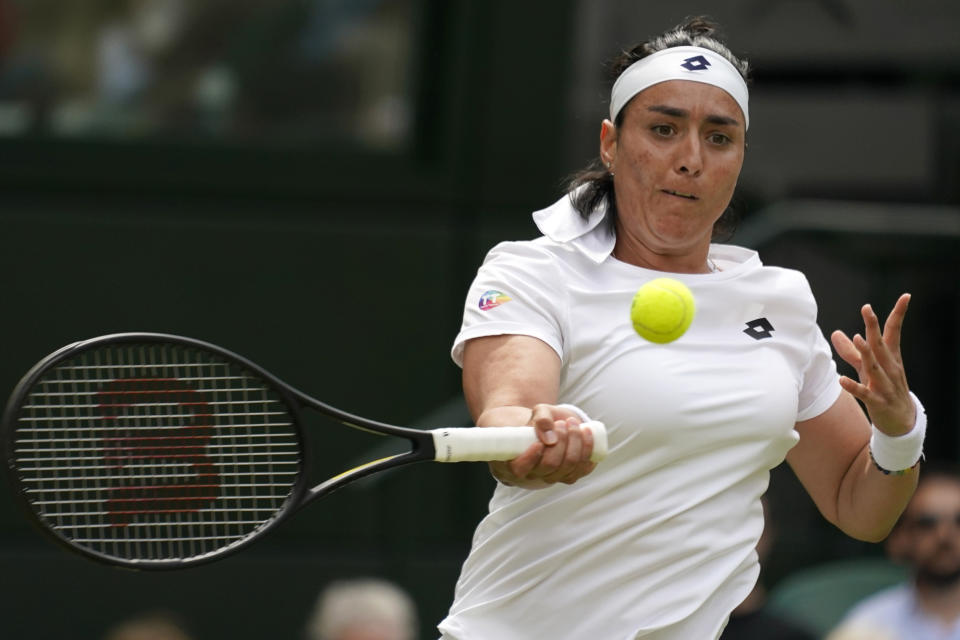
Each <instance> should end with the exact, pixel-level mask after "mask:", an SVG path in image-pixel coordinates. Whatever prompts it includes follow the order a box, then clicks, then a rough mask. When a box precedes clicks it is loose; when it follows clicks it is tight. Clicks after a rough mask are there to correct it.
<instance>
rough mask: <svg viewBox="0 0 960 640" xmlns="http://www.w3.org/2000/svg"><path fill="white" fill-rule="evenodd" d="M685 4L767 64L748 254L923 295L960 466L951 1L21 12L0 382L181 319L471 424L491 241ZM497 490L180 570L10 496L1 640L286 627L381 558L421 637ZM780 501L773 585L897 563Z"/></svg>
mask: <svg viewBox="0 0 960 640" xmlns="http://www.w3.org/2000/svg"><path fill="white" fill-rule="evenodd" d="M698 13H708V14H710V15H711V16H712V17H713V18H715V19H716V20H718V21H719V22H720V23H721V24H722V25H724V27H725V32H726V35H727V36H728V38H729V41H730V44H731V45H732V48H733V49H734V50H735V51H736V52H739V53H743V54H745V55H746V56H747V57H749V58H750V60H751V62H752V63H753V66H754V86H753V92H752V94H751V123H752V127H751V131H750V134H749V139H748V142H749V148H748V153H747V162H746V166H745V168H744V173H743V176H742V179H741V184H740V189H739V193H738V196H737V198H736V200H735V204H736V206H737V208H738V210H739V211H740V213H741V215H742V218H743V220H742V223H741V228H740V231H739V232H738V235H737V236H735V237H734V240H733V241H734V242H735V243H738V244H742V245H745V246H749V247H752V248H756V249H758V250H760V252H761V257H762V258H763V259H764V261H765V262H767V263H769V264H779V265H782V266H788V267H794V268H799V269H802V270H804V271H805V272H806V273H807V275H808V277H809V279H810V281H811V284H812V286H813V289H814V292H815V294H816V295H817V297H818V300H819V302H820V313H821V325H822V327H823V329H824V331H825V332H827V333H829V332H830V331H832V330H833V329H835V328H840V329H844V330H845V331H848V332H855V331H857V330H858V326H859V307H860V305H861V304H862V303H864V302H867V301H869V302H872V303H873V304H874V306H875V307H876V308H877V309H878V311H880V312H881V314H883V315H885V314H886V312H887V311H889V309H890V307H891V306H892V304H893V301H894V300H895V299H896V297H897V295H898V294H899V293H900V292H902V291H911V292H912V293H913V294H914V300H913V302H912V304H911V309H910V313H909V315H908V319H907V326H906V328H905V336H904V351H905V357H906V364H907V369H908V376H909V378H910V381H911V385H912V387H913V388H914V389H915V390H916V392H917V394H918V395H919V396H920V397H922V398H923V400H924V403H925V404H926V406H927V410H928V414H929V416H930V420H931V428H930V434H929V436H928V442H929V444H928V446H927V451H928V454H927V455H928V457H929V458H935V459H936V458H939V459H948V460H955V459H957V457H958V454H960V440H958V436H957V425H958V424H960V406H958V402H957V396H958V393H957V392H958V390H960V379H958V376H957V373H956V372H957V368H958V367H957V365H958V364H960V345H958V338H957V331H956V328H957V326H958V320H960V287H958V284H957V283H958V278H957V276H958V273H960V41H958V40H957V38H956V35H955V34H956V29H957V27H958V26H960V8H958V7H957V6H956V5H954V4H952V3H945V2H933V1H931V0H927V1H919V2H914V3H911V4H910V6H909V8H907V6H906V5H905V4H903V3H895V2H880V3H875V2H869V1H867V0H832V1H828V2H776V1H774V2H760V1H750V0H742V1H740V0H725V1H722V2H710V3H702V2H701V3H698V2H685V1H680V2H672V3H646V2H632V1H628V0H599V1H590V0H554V1H551V2H545V1H511V2H508V1H506V0H484V1H481V0H353V1H350V0H232V1H230V2H228V1H226V0H189V1H188V0H0V225H2V227H0V229H2V233H3V238H4V240H5V242H4V246H3V250H2V252H0V268H2V270H0V273H3V274H4V276H3V277H0V287H2V289H0V299H2V301H3V311H4V313H3V315H2V320H0V322H2V326H3V329H4V331H5V334H6V339H5V340H3V342H2V346H0V390H2V389H7V390H9V389H12V388H13V386H14V385H15V384H16V382H17V380H18V379H19V377H20V376H21V375H22V374H23V373H24V372H25V371H26V370H27V369H28V368H29V367H30V366H31V365H32V364H33V363H34V362H35V361H37V360H38V359H39V358H40V357H42V356H43V355H45V354H47V353H48V352H50V351H53V350H54V349H56V348H58V347H60V346H62V345H64V344H66V343H68V342H72V341H74V340H78V339H83V338H87V337H92V336H95V335H99V334H103V333H110V332H116V331H161V332H167V333H179V334H184V335H188V336H192V337H196V338H200V339H204V340H208V341H211V342H214V343H216V344H220V345H222V346H224V347H226V348H228V349H231V350H234V351H236V352H238V353H240V354H243V355H244V356H246V357H248V358H250V359H251V360H253V361H254V362H256V363H258V364H260V365H261V366H263V367H264V368H266V369H267V370H268V371H271V372H272V373H274V374H276V375H277V376H279V377H280V378H281V379H283V380H285V381H287V382H289V383H291V384H293V385H294V386H296V387H298V388H300V389H302V390H303V391H305V392H307V393H308V394H311V395H315V396H317V397H319V398H320V399H322V400H324V401H326V402H328V403H330V404H333V405H334V406H337V407H340V408H342V409H345V410H347V411H351V412H354V413H359V414H362V415H364V416H368V417H371V418H374V419H378V420H382V421H386V422H392V423H396V424H413V425H416V426H421V427H435V426H443V425H447V424H451V423H454V424H464V423H465V421H466V420H467V419H468V418H467V416H466V413H465V409H464V407H463V402H462V399H461V397H460V387H459V382H460V381H459V370H458V369H457V368H456V367H455V365H453V363H452V362H451V361H450V358H449V355H448V353H449V347H450V343H451V341H452V339H453V337H454V336H455V334H456V332H457V329H458V327H459V323H460V317H461V313H462V307H463V302H464V296H465V293H466V289H467V286H468V285H469V282H470V280H471V278H472V276H473V274H474V272H475V270H476V268H477V266H478V265H479V263H480V261H481V260H482V258H483V255H484V254H485V252H486V251H487V250H488V249H489V248H490V247H491V246H492V245H493V244H495V243H496V242H498V241H499V240H502V239H523V238H530V237H534V236H535V235H536V230H535V228H534V226H533V224H532V222H531V221H530V218H529V213H530V212H531V211H532V210H534V209H537V208H541V207H543V206H546V205H548V204H550V203H552V202H553V201H554V200H555V199H556V198H557V197H559V195H560V194H561V193H562V192H563V184H564V177H565V176H567V175H569V174H571V173H572V172H574V171H576V170H577V169H579V168H580V167H582V166H583V165H585V164H586V163H587V162H588V161H589V160H590V159H591V158H592V157H593V155H594V154H595V153H596V149H597V137H598V133H599V124H600V121H601V119H602V118H603V117H604V114H605V109H606V104H607V95H608V90H609V84H607V81H606V78H605V75H604V62H605V60H607V59H608V58H609V57H611V56H612V55H614V54H616V53H617V51H618V50H619V49H621V48H623V47H627V46H630V45H632V44H634V43H636V42H639V41H641V40H644V39H646V38H647V37H649V36H651V35H655V34H658V33H659V32H661V31H663V30H664V29H666V28H668V27H670V26H672V25H674V24H676V23H677V22H679V21H680V20H682V19H683V17H684V16H686V15H690V14H698ZM311 435H314V436H316V437H315V438H314V444H313V446H314V447H316V448H318V449H319V450H320V451H321V452H326V454H325V456H324V458H329V457H330V452H331V451H333V452H336V457H340V458H342V460H343V465H342V468H337V469H324V470H322V471H321V475H330V474H331V473H334V472H337V471H340V470H342V469H343V468H347V467H349V466H351V463H352V462H353V461H354V460H359V459H360V458H361V457H362V456H363V455H364V453H365V452H366V451H368V450H369V449H371V448H373V447H375V446H376V444H377V443H376V442H368V441H366V440H360V441H357V440H355V438H354V437H353V436H348V435H346V434H344V433H343V430H342V428H340V427H337V426H336V425H330V424H325V423H323V422H320V421H318V423H317V424H316V425H315V428H314V429H313V430H312V431H311ZM341 451H343V453H342V454H341V453H340V452H341ZM492 487H493V483H492V480H491V479H490V477H489V475H488V474H487V472H486V469H485V468H484V467H483V465H457V466H453V467H442V468H441V467H439V466H434V465H422V466H420V467H416V468H411V469H407V470H403V471H399V472H395V473H389V474H386V475H385V476H382V477H377V478H372V479H369V480H367V481H365V482H362V483H360V484H358V485H357V486H354V487H350V488H347V489H344V490H343V491H341V492H339V493H336V494H334V495H332V496H330V497H329V498H325V499H324V500H322V501H321V502H320V503H316V504H314V505H313V506H312V507H311V508H309V509H307V510H305V511H303V512H301V513H300V514H298V515H297V516H296V517H295V518H294V519H292V520H290V521H289V522H288V523H286V524H285V525H284V526H283V527H282V528H280V529H279V530H277V531H276V532H274V533H273V534H272V536H271V537H270V538H268V539H267V540H264V541H262V542H261V543H258V544H257V545H255V546H254V547H252V548H251V549H249V550H248V551H246V552H244V553H242V554H240V555H237V556H233V557H231V558H229V559H227V560H224V561H223V562H220V563H214V564H212V565H209V566H205V567H202V568H197V569H192V570H189V571H187V572H173V573H162V574H141V573H135V572H128V571H120V570H116V569H111V568H107V567H102V566H99V565H96V564H92V563H90V562H89V561H86V560H83V559H80V558H78V557H75V556H73V555H69V554H67V553H64V552H62V551H61V550H60V549H58V548H56V547H55V546H54V545H52V544H50V543H48V542H47V541H46V540H45V539H43V538H42V537H41V536H40V535H39V533H38V532H37V531H36V530H34V529H33V528H32V526H31V525H30V524H29V522H28V520H27V519H26V518H25V517H24V516H23V515H22V514H21V513H20V512H19V511H18V509H17V508H16V506H15V504H14V501H13V498H12V496H11V495H10V491H9V490H6V488H5V490H4V491H0V592H2V596H3V597H2V598H0V603H2V604H0V621H2V622H0V635H3V637H9V638H63V637H72V638H92V639H96V638H99V637H101V636H102V634H103V633H104V632H105V631H106V629H107V628H108V627H109V626H110V625H111V624H113V623H114V622H116V621H117V620H120V619H122V618H125V617H127V616H129V615H133V614H136V613H139V612H142V611H145V610H155V609H165V610H170V611H174V612H176V613H177V614H178V615H180V616H181V617H182V618H183V619H184V620H185V622H186V623H187V625H188V627H189V628H190V629H191V630H192V631H193V632H194V634H195V635H196V637H197V638H233V639H243V638H299V637H302V629H303V626H304V624H305V623H306V620H307V618H308V616H309V613H310V609H311V607H312V605H313V601H314V599H315V598H316V596H317V594H318V592H319V590H320V589H321V588H322V587H323V586H324V585H325V584H326V583H328V582H329V581H330V580H333V579H336V578H341V577H350V576H357V575H378V576H384V577H387V578H389V579H391V580H394V581H396V582H397V583H398V584H400V585H402V586H403V587H404V588H406V589H408V590H409V591H410V592H411V593H412V594H413V595H414V597H415V599H416V601H417V604H418V607H419V614H420V617H421V620H422V623H423V624H422V627H423V631H422V637H423V638H434V637H435V636H436V634H435V630H434V625H435V624H436V623H437V622H438V621H439V620H440V619H441V618H442V617H443V615H444V613H445V610H446V607H447V606H448V605H449V602H450V600H451V597H452V592H453V586H454V582H455V580H456V576H457V573H458V570H459V565H460V563H461V562H462V560H463V558H464V557H465V555H466V552H467V549H468V547H469V542H470V536H471V535H472V531H473V527H474V526H475V524H476V522H477V521H478V520H479V518H480V517H481V516H482V514H483V513H484V510H485V506H486V500H487V498H488V496H489V493H490V491H491V489H492ZM771 503H772V508H773V514H774V518H775V519H776V522H777V525H778V526H777V532H778V543H777V546H776V547H775V549H774V552H773V555H772V556H771V559H770V562H769V564H768V566H767V567H765V577H764V579H765V580H766V581H767V582H768V584H771V585H776V583H777V582H778V581H779V580H781V579H782V578H784V577H785V576H788V575H790V574H791V573H794V572H796V571H798V570H800V569H803V568H806V567H810V566H814V565H817V564H819V563H824V562H829V561H831V560H836V559H841V558H849V557H855V556H861V555H864V556H877V555H879V554H880V550H879V549H878V548H877V547H876V546H872V545H865V544H862V543H857V542H854V541H851V540H848V539H846V538H844V537H843V536H842V535H841V534H839V533H837V532H835V531H834V530H833V529H831V528H830V527H829V526H828V525H826V524H825V523H824V522H823V521H822V520H821V519H820V518H819V516H818V515H817V514H816V513H815V511H814V509H813V507H812V505H811V503H810V501H809V499H808V498H807V497H806V496H805V494H803V492H802V490H801V489H800V488H799V487H798V486H797V485H796V482H795V481H794V480H793V479H792V476H791V475H790V474H789V471H784V470H782V469H778V470H776V471H775V472H774V477H773V485H772V489H771ZM574 588H575V587H574Z"/></svg>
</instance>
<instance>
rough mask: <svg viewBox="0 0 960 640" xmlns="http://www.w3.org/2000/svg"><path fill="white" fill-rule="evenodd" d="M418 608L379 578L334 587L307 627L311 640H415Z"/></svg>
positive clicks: (326, 591)
mask: <svg viewBox="0 0 960 640" xmlns="http://www.w3.org/2000/svg"><path fill="white" fill-rule="evenodd" d="M417 626H418V622H417V612H416V606H415V605H414V603H413V600H412V599H411V598H410V596H409V595H407V593H406V592H405V591H403V590H402V589H400V588H399V587H397V586H396V585H394V584H393V583H390V582H387V581H386V580H380V579H376V578H365V579H356V580H345V581H340V582H334V583H332V584H330V585H329V586H328V587H327V588H326V589H324V590H323V592H322V593H321V594H320V598H319V599H318V600H317V604H316V607H315V608H314V611H313V615H312V616H311V618H310V622H309V623H308V625H307V638H308V639H309V640H414V639H415V638H416V637H417V633H418V629H417Z"/></svg>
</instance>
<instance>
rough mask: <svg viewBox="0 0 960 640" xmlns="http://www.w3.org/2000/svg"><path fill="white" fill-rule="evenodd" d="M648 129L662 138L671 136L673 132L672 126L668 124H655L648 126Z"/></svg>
mask: <svg viewBox="0 0 960 640" xmlns="http://www.w3.org/2000/svg"><path fill="white" fill-rule="evenodd" d="M650 131H653V132H654V133H655V134H657V135H658V136H662V137H664V138H667V137H669V136H672V135H673V133H674V131H673V127H671V126H670V125H668V124H655V125H653V126H652V127H650Z"/></svg>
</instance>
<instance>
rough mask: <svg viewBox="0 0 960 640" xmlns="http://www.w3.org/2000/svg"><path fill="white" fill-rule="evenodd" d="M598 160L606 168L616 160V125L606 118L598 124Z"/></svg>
mask: <svg viewBox="0 0 960 640" xmlns="http://www.w3.org/2000/svg"><path fill="white" fill-rule="evenodd" d="M600 160H602V161H603V164H604V166H606V167H607V168H608V169H612V168H613V166H614V165H615V164H616V161H617V127H616V125H614V124H613V123H612V122H611V121H610V120H607V119H604V121H603V123H602V124H601V125H600Z"/></svg>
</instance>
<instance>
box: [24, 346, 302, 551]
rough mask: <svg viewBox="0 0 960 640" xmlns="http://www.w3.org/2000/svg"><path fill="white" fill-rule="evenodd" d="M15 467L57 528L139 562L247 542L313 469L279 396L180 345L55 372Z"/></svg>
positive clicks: (102, 351)
mask: <svg viewBox="0 0 960 640" xmlns="http://www.w3.org/2000/svg"><path fill="white" fill-rule="evenodd" d="M14 456H15V464H16V467H17V469H18V473H19V479H20V482H21V485H22V486H23V487H24V492H25V493H26V495H27V498H28V500H29V501H30V503H31V506H32V508H33V509H34V510H35V512H36V513H37V515H38V516H39V517H40V518H41V519H42V520H44V521H45V522H46V524H47V525H48V526H50V527H51V528H52V529H53V530H54V531H56V532H58V533H59V534H60V535H61V537H63V538H64V539H66V540H67V541H69V542H71V543H72V544H76V545H80V546H82V547H84V548H87V549H89V550H91V551H93V552H96V553H100V554H104V555H108V556H112V557H116V558H121V559H125V560H133V561H176V560H182V559H189V558H195V557H198V556H203V555H206V554H210V553H213V552H215V551H219V550H220V549H222V548H223V547H225V546H229V545H231V544H234V543H236V542H239V541H241V540H243V539H246V538H247V537H249V536H250V535H252V534H253V533H254V532H255V531H257V530H258V529H259V528H260V527H262V526H264V525H265V524H266V523H267V522H269V521H270V520H272V519H273V518H274V517H275V515H276V514H277V512H278V511H279V510H280V509H281V508H282V507H283V506H284V504H285V502H286V501H287V500H288V498H289V497H290V494H291V492H292V490H293V486H294V484H295V482H296V480H297V477H298V474H299V471H300V467H301V462H302V460H301V458H302V454H301V445H300V439H299V436H298V433H297V429H296V427H295V426H294V419H293V417H292V415H291V414H290V412H289V410H288V409H287V406H286V404H285V403H284V401H283V400H282V399H281V398H280V396H279V395H278V394H276V392H274V391H273V390H272V388H271V386H270V385H268V384H267V383H266V382H264V381H263V380H262V379H260V378H259V377H258V376H256V375H254V374H252V373H251V372H249V371H247V370H246V369H244V368H243V367H241V366H239V365H238V364H236V363H234V362H232V361H228V360H226V359H223V358H221V357H219V356H217V355H215V354H212V353H208V352H205V351H202V350H200V349H197V348H193V347H186V346H181V345H175V344H143V345H135V344H122V345H116V344H114V345H107V346H102V347H99V348H96V349H93V350H90V351H87V352H84V353H82V354H80V355H79V356H77V357H76V358H74V359H73V360H70V361H67V362H64V363H61V365H60V366H55V367H54V368H52V369H50V370H48V371H47V372H46V373H45V374H44V375H43V376H42V377H41V379H40V380H39V381H37V383H35V385H34V386H33V388H32V389H31V392H30V393H29V395H28V397H27V399H26V400H25V402H24V403H23V405H22V407H21V411H20V416H19V419H18V423H17V430H16V435H15V445H14Z"/></svg>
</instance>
